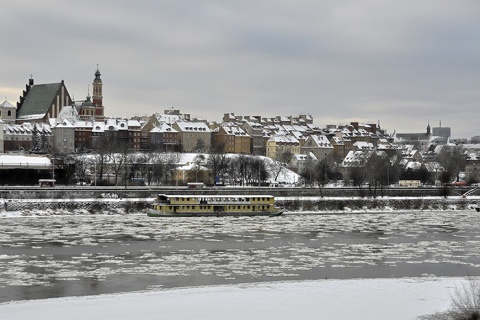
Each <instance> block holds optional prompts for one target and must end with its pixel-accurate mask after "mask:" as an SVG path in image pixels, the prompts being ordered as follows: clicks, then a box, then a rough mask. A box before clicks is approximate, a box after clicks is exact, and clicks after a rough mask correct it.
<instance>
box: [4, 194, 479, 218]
mask: <svg viewBox="0 0 480 320" xmlns="http://www.w3.org/2000/svg"><path fill="white" fill-rule="evenodd" d="M153 201H154V198H121V197H104V198H62V199H6V200H5V199H0V217H1V216H12V215H22V216H28V215H31V214H34V215H72V214H76V215H78V214H131V213H144V212H145V211H146V209H147V208H149V207H150V204H151V203H152V202H153ZM479 202H480V197H479V196H471V197H459V196H454V197H447V198H444V197H433V196H432V197H377V198H361V197H318V196H317V197H276V204H277V205H278V206H281V207H283V208H285V209H286V210H287V212H288V213H298V212H301V213H335V214H338V213H362V212H399V211H406V210H409V211H410V210H414V211H427V210H428V211H430V210H435V211H443V210H474V208H475V207H476V206H477V205H478V204H479Z"/></svg>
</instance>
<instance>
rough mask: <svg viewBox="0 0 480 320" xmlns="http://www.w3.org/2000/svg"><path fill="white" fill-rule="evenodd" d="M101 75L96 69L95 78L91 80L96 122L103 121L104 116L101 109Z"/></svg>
mask: <svg viewBox="0 0 480 320" xmlns="http://www.w3.org/2000/svg"><path fill="white" fill-rule="evenodd" d="M100 76H101V73H100V70H99V69H98V64H97V70H96V71H95V78H94V79H93V83H92V89H93V96H92V100H93V101H92V102H93V104H94V105H95V119H96V120H103V119H104V118H105V116H104V107H103V92H102V86H103V83H102V79H101V78H100Z"/></svg>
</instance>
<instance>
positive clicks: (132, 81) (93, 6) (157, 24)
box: [0, 0, 480, 138]
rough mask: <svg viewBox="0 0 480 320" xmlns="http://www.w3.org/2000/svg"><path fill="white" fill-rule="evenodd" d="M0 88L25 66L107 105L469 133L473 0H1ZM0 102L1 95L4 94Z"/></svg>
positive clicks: (122, 111) (479, 5) (478, 40)
mask: <svg viewBox="0 0 480 320" xmlns="http://www.w3.org/2000/svg"><path fill="white" fill-rule="evenodd" d="M0 21H1V30H2V31H1V34H2V41H3V46H2V49H1V50H0V63H1V66H2V67H1V69H0V71H1V74H0V95H3V98H5V97H6V98H7V99H8V100H9V101H10V102H11V103H12V104H14V105H15V104H16V102H17V101H18V99H19V96H20V95H21V94H22V90H24V88H25V84H27V83H28V79H29V78H30V75H31V74H32V75H33V78H34V80H35V83H36V84H42V83H52V82H59V81H61V80H62V79H63V80H64V81H65V85H66V87H67V89H68V91H69V93H70V95H73V96H74V97H75V99H83V98H84V97H85V96H86V95H87V93H88V86H89V85H90V93H91V83H92V81H93V78H94V72H95V70H96V67H97V64H99V69H100V71H101V73H102V81H103V97H104V98H103V101H104V106H105V113H106V115H107V116H118V117H129V116H134V115H145V114H146V115H151V114H153V113H155V112H162V113H163V111H164V110H165V109H169V108H172V107H173V108H175V109H179V110H180V111H181V112H182V113H190V114H191V115H192V116H197V117H203V118H206V119H208V120H209V121H221V119H222V116H223V114H224V113H235V114H238V115H262V116H275V115H298V114H310V115H312V116H313V117H314V122H315V124H317V125H320V126H325V125H327V124H345V123H349V122H350V121H360V122H368V123H378V122H380V125H381V127H383V128H386V129H387V130H388V132H389V133H393V132H394V131H396V132H401V133H408V132H424V131H425V130H426V126H427V122H428V121H430V125H431V126H432V127H436V126H439V124H440V121H441V124H442V126H448V127H451V128H452V136H453V137H455V138H459V137H470V136H472V135H480V122H479V106H480V1H478V0H421V1H416V0H407V1H405V0H404V1H400V0H397V1H389V0H362V1H359V0H356V1H354V0H331V1H326V0H299V1H284V0H263V1H262V0H236V1H231V0H218V1H211V0H204V1H200V0H171V1H162V0H151V1H148V0H135V1H119V0H115V1H113V0H112V1H93V0H82V1H68V0H58V1H56V0H42V1H36V0H35V1H33V0H32V1H18V0H15V1H13V0H12V1H11V0H7V1H2V6H1V9H0ZM2 100H3V99H2Z"/></svg>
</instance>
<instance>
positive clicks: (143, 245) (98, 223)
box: [0, 210, 480, 302]
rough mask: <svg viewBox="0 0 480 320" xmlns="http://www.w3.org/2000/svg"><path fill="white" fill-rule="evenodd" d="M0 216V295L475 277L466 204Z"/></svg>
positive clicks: (475, 228)
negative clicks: (324, 211)
mask: <svg viewBox="0 0 480 320" xmlns="http://www.w3.org/2000/svg"><path fill="white" fill-rule="evenodd" d="M0 222H1V224H0V302H3V301H10V300H24V299H40V298H50V297H64V296H73V295H75V296H78V295H95V294H101V293H116V292H127V291H137V290H153V289H158V288H173V287H187V286H199V285H212V284H233V283H247V282H249V283H250V282H263V281H276V280H305V279H311V280H316V279H326V278H328V279H346V278H400V277H422V276H424V277H428V276H440V277H442V276H479V275H480V268H479V267H480V230H479V225H480V224H479V223H480V215H479V214H478V213H476V212H474V211H473V210H472V211H441V212H418V213H415V212H404V213H398V212H389V213H361V214H359V213H352V214H337V215H333V214H332V215H316V214H299V213H295V214H285V215H283V216H280V217H275V218H268V217H253V218H252V217H249V218H232V217H229V218H222V219H218V218H175V219H173V218H168V219H165V218H162V219H159V218H149V217H146V216H145V215H143V214H141V215H140V214H138V215H96V216H43V217H3V218H1V219H0Z"/></svg>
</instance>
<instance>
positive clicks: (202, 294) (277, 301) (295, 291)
mask: <svg viewBox="0 0 480 320" xmlns="http://www.w3.org/2000/svg"><path fill="white" fill-rule="evenodd" d="M465 281H466V280H465V279H463V278H436V277H435V278H403V279H353V280H317V281H298V282H297V281H295V282H275V283H259V284H239V285H230V286H207V287H198V288H186V289H169V290H161V291H155V292H151V291H149V292H137V293H127V294H114V295H99V296H87V297H69V298H58V299H46V300H32V301H18V302H12V303H3V304H0V314H1V318H2V320H30V319H48V320H57V319H58V320H64V319H69V320H76V319H78V320H83V319H116V320H130V319H135V318H140V319H142V320H150V319H152V320H153V319H155V320H156V319H178V320H181V319H197V320H201V319H208V320H215V319H277V320H280V319H296V318H301V319H304V320H308V319H315V320H316V319H336V320H342V319H357V320H363V319H365V320H375V319H379V320H380V319H382V320H383V319H389V320H396V319H398V320H408V319H416V318H417V317H418V316H420V315H424V314H431V313H434V312H436V311H444V310H446V309H448V307H449V304H450V295H451V294H453V292H454V289H455V287H458V286H460V285H462V284H463V283H465Z"/></svg>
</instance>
